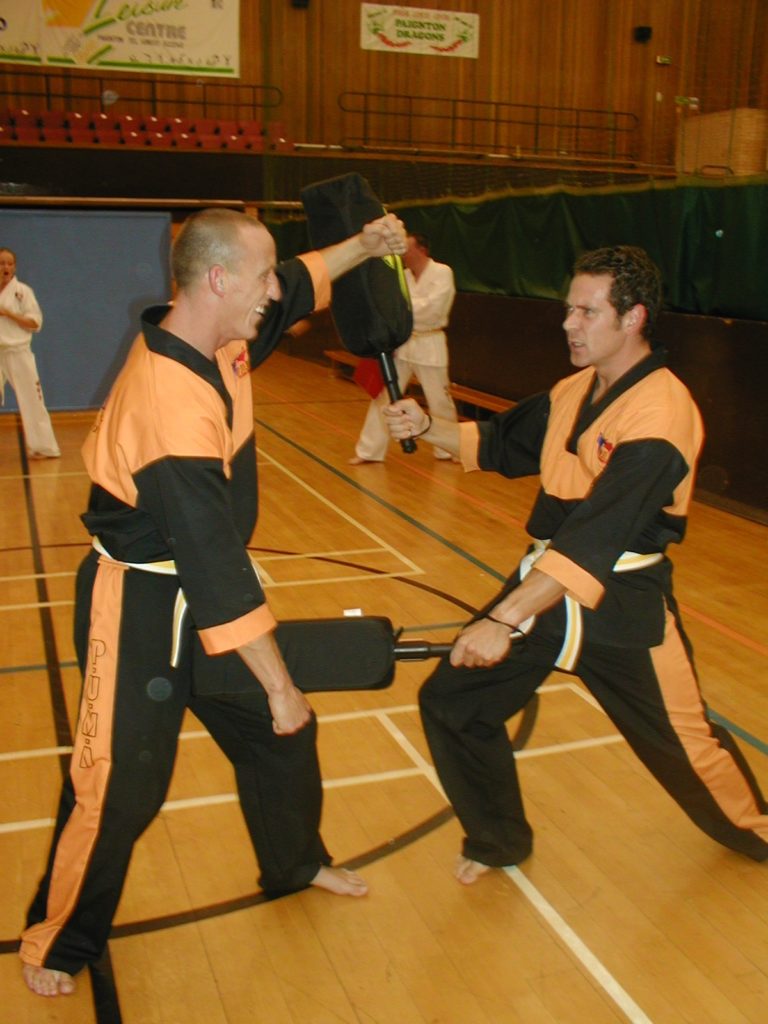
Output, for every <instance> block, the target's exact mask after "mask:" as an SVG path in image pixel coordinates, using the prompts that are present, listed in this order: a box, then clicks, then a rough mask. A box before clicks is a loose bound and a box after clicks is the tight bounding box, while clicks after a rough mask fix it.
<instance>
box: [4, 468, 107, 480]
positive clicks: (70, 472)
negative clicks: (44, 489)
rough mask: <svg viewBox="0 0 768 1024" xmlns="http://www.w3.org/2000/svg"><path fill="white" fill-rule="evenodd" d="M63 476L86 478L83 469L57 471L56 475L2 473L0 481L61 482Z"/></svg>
mask: <svg viewBox="0 0 768 1024" xmlns="http://www.w3.org/2000/svg"><path fill="white" fill-rule="evenodd" d="M63 476H86V477H87V476H88V474H87V473H86V471H85V470H84V469H79V470H74V469H72V470H67V471H66V472H62V471H59V472H57V473H3V474H1V475H0V480H34V481H35V482H36V483H37V482H38V481H39V480H61V478H62V477H63Z"/></svg>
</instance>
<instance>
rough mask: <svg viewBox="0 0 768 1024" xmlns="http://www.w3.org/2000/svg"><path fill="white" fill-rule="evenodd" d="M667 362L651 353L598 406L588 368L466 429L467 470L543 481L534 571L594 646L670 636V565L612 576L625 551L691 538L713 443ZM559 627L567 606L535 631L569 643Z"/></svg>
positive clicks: (532, 525)
mask: <svg viewBox="0 0 768 1024" xmlns="http://www.w3.org/2000/svg"><path fill="white" fill-rule="evenodd" d="M665 362H666V353H665V351H664V350H663V349H659V348H657V349H653V350H652V351H651V353H650V354H649V355H648V356H647V357H646V358H645V359H644V360H642V361H641V362H640V363H638V364H637V365H636V366H634V367H633V368H632V369H631V370H629V371H628V372H627V373H626V374H625V375H624V376H623V377H622V378H621V379H620V380H619V381H617V382H616V383H615V384H614V386H613V387H612V388H610V389H609V390H608V392H607V393H606V394H605V395H604V396H603V398H602V399H601V400H600V401H598V402H596V403H594V404H592V402H591V396H592V391H593V387H594V384H595V379H596V378H595V372H594V370H593V369H591V368H590V369H585V370H581V371H578V372H576V373H574V374H573V375H571V376H570V377H566V378H564V379H563V380H561V381H559V382H558V383H557V384H556V385H555V386H554V387H553V389H552V390H551V391H550V392H549V393H548V394H541V395H536V396H533V397H531V398H528V399H525V400H523V401H522V402H520V403H519V404H518V405H517V406H515V407H514V408H513V409H511V410H510V411H509V412H507V413H502V414H500V415H498V416H494V417H491V419H489V420H487V421H485V422H482V423H479V424H473V423H465V424H461V425H460V430H461V435H462V436H461V451H462V461H463V463H464V466H465V468H467V469H471V468H475V467H476V468H480V469H486V470H495V471H497V472H499V473H501V474H503V475H504V476H507V477H519V476H526V475H529V474H535V473H540V474H541V488H540V490H539V493H538V496H537V499H536V501H535V503H534V507H533V509H532V511H531V515H530V517H529V519H528V522H527V524H526V529H527V531H528V533H529V534H530V536H532V537H535V538H538V539H539V540H549V541H551V544H550V546H549V548H548V549H547V551H546V552H545V553H544V554H543V555H542V556H541V558H540V559H539V560H538V561H537V562H536V568H537V569H538V570H540V571H541V572H544V573H547V574H548V575H550V576H552V577H554V578H555V579H557V580H558V582H560V583H561V584H562V585H563V586H564V587H565V588H566V591H567V592H568V594H569V595H570V596H571V597H573V598H574V599H575V600H576V601H577V602H578V603H579V604H580V605H581V606H582V609H583V612H584V629H585V636H586V637H588V638H589V639H590V640H591V641H592V642H594V643H600V644H607V645H610V646H631V647H647V646H654V645H656V644H659V643H661V640H662V637H663V631H664V602H662V601H659V600H658V596H659V593H660V591H661V592H662V593H664V594H665V595H667V596H671V566H670V563H669V562H668V560H667V559H664V560H663V561H662V562H660V563H659V564H658V565H656V566H653V567H651V568H648V569H643V570H641V571H637V572H625V573H617V572H613V566H614V565H615V563H616V561H617V560H618V558H619V556H620V555H621V554H622V553H623V552H625V551H634V552H637V553H638V554H648V553H652V552H664V551H665V550H666V548H667V545H668V544H670V543H679V542H680V541H681V540H682V539H683V535H684V533H685V526H686V518H687V513H688V506H689V504H690V500H691V496H692V492H693V481H694V471H695V465H696V461H697V458H698V455H699V452H700V449H701V446H702V443H703V436H704V435H703V427H702V423H701V416H700V414H699V411H698V409H697V407H696V404H695V403H694V401H693V399H692V398H691V395H690V393H689V392H688V390H687V388H686V387H685V385H684V384H683V383H682V382H681V381H680V380H678V378H677V377H675V375H674V374H673V373H671V371H669V370H668V369H667V368H666V366H665ZM649 598H653V599H651V600H649ZM562 617H563V608H562V603H561V604H559V605H558V606H556V608H555V609H553V611H552V613H547V614H546V615H545V616H542V617H541V619H540V622H539V626H538V627H537V628H538V629H539V630H542V629H547V628H548V627H551V628H552V629H553V630H554V631H555V632H561V631H562V628H563V622H562Z"/></svg>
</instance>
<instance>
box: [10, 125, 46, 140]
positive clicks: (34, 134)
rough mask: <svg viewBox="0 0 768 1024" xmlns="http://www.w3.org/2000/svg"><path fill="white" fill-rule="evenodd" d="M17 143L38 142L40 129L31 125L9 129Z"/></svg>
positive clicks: (15, 126)
mask: <svg viewBox="0 0 768 1024" xmlns="http://www.w3.org/2000/svg"><path fill="white" fill-rule="evenodd" d="M11 131H12V132H13V137H14V139H15V140H16V141H17V142H40V141H41V140H40V129H39V128H38V127H37V126H36V125H32V124H17V125H14V126H13V128H12V129H11Z"/></svg>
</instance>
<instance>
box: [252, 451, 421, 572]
mask: <svg viewBox="0 0 768 1024" xmlns="http://www.w3.org/2000/svg"><path fill="white" fill-rule="evenodd" d="M256 451H257V452H258V453H259V454H260V455H261V456H262V457H263V458H264V459H266V460H267V461H268V462H270V463H271V464H272V465H273V466H274V467H275V468H276V469H279V470H280V471H281V472H282V473H284V474H285V475H286V476H287V477H289V478H290V479H291V480H293V482H294V483H295V484H297V485H298V486H299V487H301V488H303V489H304V490H305V491H307V493H308V494H311V495H312V497H313V498H315V499H316V500H317V501H319V502H320V504H321V505H325V506H326V508H329V509H331V510H332V511H333V512H335V513H336V515H337V516H339V517H340V518H341V519H344V520H346V522H348V523H350V524H351V525H352V526H354V527H355V528H356V529H358V530H359V531H360V532H361V533H364V534H365V535H366V537H370V538H371V540H372V541H374V543H376V544H377V545H378V546H379V547H380V548H382V549H383V550H385V551H388V552H389V553H390V554H391V555H394V557H395V558H397V559H398V560H399V561H401V562H403V563H404V564H405V565H407V566H409V567H410V571H411V573H414V574H416V575H423V573H424V570H423V569H420V568H419V567H418V565H416V563H415V562H413V561H411V559H410V558H408V557H407V556H406V555H404V554H403V553H402V552H401V551H398V550H397V548H394V547H392V545H391V544H387V542H386V541H385V540H384V539H383V538H382V537H379V536H378V534H376V533H374V532H373V531H372V530H369V529H368V527H367V526H363V524H362V523H361V522H359V520H357V519H354V518H353V517H352V516H350V515H348V514H347V513H346V512H345V511H344V510H343V509H341V508H339V506H338V505H336V504H334V503H333V502H332V501H329V500H328V498H326V497H325V496H324V495H322V494H321V493H320V492H319V491H317V490H315V488H314V487H310V486H309V484H308V483H306V482H305V481H304V480H302V479H301V477H299V476H296V474H295V473H292V472H291V470H290V469H288V468H287V467H286V466H284V465H283V464H282V463H281V462H278V461H277V459H274V458H272V456H271V455H267V453H266V452H263V451H262V450H261V449H260V448H258V447H257V448H256ZM382 575H384V574H382ZM401 575H402V574H401Z"/></svg>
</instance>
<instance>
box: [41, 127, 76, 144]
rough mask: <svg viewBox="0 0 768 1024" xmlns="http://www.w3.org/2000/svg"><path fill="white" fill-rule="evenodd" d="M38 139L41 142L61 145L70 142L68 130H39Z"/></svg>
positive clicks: (44, 128)
mask: <svg viewBox="0 0 768 1024" xmlns="http://www.w3.org/2000/svg"><path fill="white" fill-rule="evenodd" d="M40 138H41V139H42V141H43V142H52V143H54V144H56V143H59V144H60V143H62V142H71V141H72V139H71V137H70V134H69V128H46V127H45V126H44V127H43V128H41V129H40Z"/></svg>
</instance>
